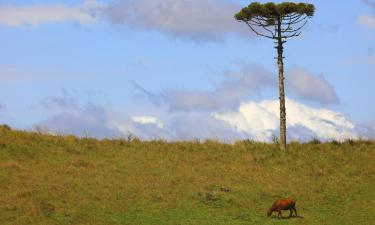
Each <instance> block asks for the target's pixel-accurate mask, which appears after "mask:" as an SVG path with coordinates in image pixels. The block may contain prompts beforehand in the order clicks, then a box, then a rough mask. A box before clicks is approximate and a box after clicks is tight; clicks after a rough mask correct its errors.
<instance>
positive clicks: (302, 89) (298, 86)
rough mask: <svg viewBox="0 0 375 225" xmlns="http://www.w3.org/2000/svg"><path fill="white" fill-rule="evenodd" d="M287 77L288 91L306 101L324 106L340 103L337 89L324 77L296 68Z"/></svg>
mask: <svg viewBox="0 0 375 225" xmlns="http://www.w3.org/2000/svg"><path fill="white" fill-rule="evenodd" d="M286 76H287V77H286V85H287V88H288V90H290V91H291V92H292V93H295V94H297V95H298V96H299V97H301V98H303V99H305V100H310V101H315V102H319V103H322V104H332V103H338V102H339V98H338V96H337V94H336V91H335V88H334V87H333V86H332V85H331V84H330V83H328V81H327V80H326V79H325V78H324V77H323V76H322V75H319V76H316V75H312V74H311V73H310V72H309V71H308V70H306V69H304V68H302V67H295V68H293V69H291V70H290V71H288V73H287V75H286Z"/></svg>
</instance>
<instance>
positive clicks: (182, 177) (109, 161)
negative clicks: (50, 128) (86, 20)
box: [0, 126, 375, 225]
mask: <svg viewBox="0 0 375 225" xmlns="http://www.w3.org/2000/svg"><path fill="white" fill-rule="evenodd" d="M276 146H277V145H274V144H262V143H252V142H246V141H244V142H237V143H236V144H233V145H228V144H221V143H217V142H215V141H207V142H204V143H196V142H177V143H166V142H163V141H153V142H140V141H138V140H131V141H127V140H103V141H98V140H94V139H88V138H81V139H79V138H76V137H73V136H67V137H55V136H48V135H41V134H38V133H28V132H22V131H12V130H10V129H8V128H7V127H4V126H2V127H0V224H4V225H6V224H9V225H10V224H22V225H23V224H25V225H26V224H35V225H37V224H131V225H143V224H150V225H158V224H176V225H177V224H179V225H180V224H181V225H182V224H183V225H187V224H212V225H221V224H222V225H227V224H341V225H342V224H364V225H365V224H371V223H372V222H373V221H375V207H374V206H375V143H374V142H368V141H356V142H349V141H348V142H345V143H342V144H340V143H323V144H319V143H309V144H299V143H291V144H289V146H288V151H287V153H282V152H280V151H279V150H278V149H277V147H276ZM287 196H291V197H293V198H295V199H296V201H297V210H298V213H299V215H300V216H301V217H298V218H291V219H282V220H279V219H277V218H275V217H271V218H267V217H266V209H267V208H268V207H270V206H271V204H272V202H273V201H274V200H275V199H277V198H279V197H287ZM287 215H289V212H285V213H284V216H285V217H286V216H287Z"/></svg>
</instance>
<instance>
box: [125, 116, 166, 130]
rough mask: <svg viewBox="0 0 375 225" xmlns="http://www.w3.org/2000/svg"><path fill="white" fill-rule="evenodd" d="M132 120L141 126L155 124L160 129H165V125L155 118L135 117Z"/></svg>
mask: <svg viewBox="0 0 375 225" xmlns="http://www.w3.org/2000/svg"><path fill="white" fill-rule="evenodd" d="M132 120H133V121H134V122H136V123H140V124H154V125H156V126H157V127H159V128H163V127H164V124H163V123H162V122H161V121H160V120H158V119H157V118H156V117H153V116H133V117H132Z"/></svg>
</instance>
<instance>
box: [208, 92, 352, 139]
mask: <svg viewBox="0 0 375 225" xmlns="http://www.w3.org/2000/svg"><path fill="white" fill-rule="evenodd" d="M286 110H287V128H295V127H302V128H305V130H308V131H310V132H309V133H310V135H311V134H314V135H315V137H317V138H320V139H345V138H355V137H357V134H356V132H355V129H354V128H355V127H354V124H353V123H352V122H350V120H349V119H347V118H345V117H344V116H343V115H342V114H340V113H337V112H334V111H331V110H327V109H316V108H312V107H309V106H306V105H303V104H301V103H297V102H295V101H293V100H291V99H287V101H286ZM215 118H217V119H220V120H223V121H225V122H227V123H229V124H230V125H231V126H232V127H233V128H235V129H236V131H238V132H243V133H246V134H248V135H249V136H250V137H253V138H254V139H256V140H260V141H269V140H270V139H271V137H272V136H273V135H274V134H275V133H277V130H278V128H279V101H277V100H276V101H273V100H265V101H262V102H259V103H256V102H249V103H243V104H242V105H241V107H240V108H239V110H238V111H237V112H231V113H222V114H220V113H217V114H215ZM289 135H290V134H289ZM301 135H302V134H300V135H298V134H296V133H294V134H293V133H292V135H290V136H293V137H295V138H297V139H311V138H313V137H303V136H301Z"/></svg>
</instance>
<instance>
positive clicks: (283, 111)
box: [276, 19, 286, 150]
mask: <svg viewBox="0 0 375 225" xmlns="http://www.w3.org/2000/svg"><path fill="white" fill-rule="evenodd" d="M277 31H278V32H277V33H278V37H277V46H276V49H277V65H278V67H279V94H280V98H279V99H280V148H281V150H286V109H285V92H284V79H285V78H284V62H283V49H284V47H283V44H284V43H285V41H283V38H282V33H281V19H278V30H277Z"/></svg>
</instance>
